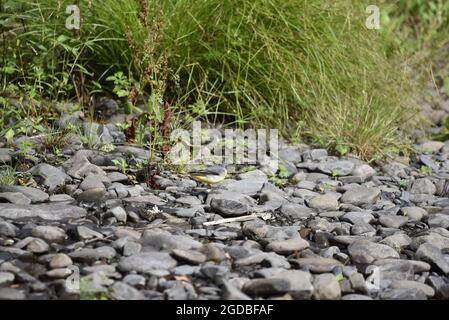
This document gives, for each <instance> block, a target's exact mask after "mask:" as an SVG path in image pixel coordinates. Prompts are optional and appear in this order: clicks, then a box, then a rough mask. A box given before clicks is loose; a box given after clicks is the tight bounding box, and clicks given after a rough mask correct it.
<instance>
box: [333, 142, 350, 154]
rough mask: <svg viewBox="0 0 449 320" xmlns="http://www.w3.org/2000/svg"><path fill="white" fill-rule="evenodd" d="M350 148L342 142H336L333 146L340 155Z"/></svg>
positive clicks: (347, 151) (346, 152)
mask: <svg viewBox="0 0 449 320" xmlns="http://www.w3.org/2000/svg"><path fill="white" fill-rule="evenodd" d="M350 150H351V149H350V148H349V147H348V146H347V145H344V144H337V145H336V146H335V151H337V152H338V153H339V154H340V155H341V156H344V155H346V154H348V153H349V151H350Z"/></svg>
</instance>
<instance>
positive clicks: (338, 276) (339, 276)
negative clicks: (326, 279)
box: [335, 273, 343, 282]
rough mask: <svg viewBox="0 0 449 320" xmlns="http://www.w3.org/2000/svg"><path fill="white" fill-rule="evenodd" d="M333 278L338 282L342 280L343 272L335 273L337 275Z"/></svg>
mask: <svg viewBox="0 0 449 320" xmlns="http://www.w3.org/2000/svg"><path fill="white" fill-rule="evenodd" d="M335 279H336V280H337V281H338V282H340V281H342V280H343V274H342V273H339V274H337V275H336V276H335Z"/></svg>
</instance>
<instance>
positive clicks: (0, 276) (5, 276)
mask: <svg viewBox="0 0 449 320" xmlns="http://www.w3.org/2000/svg"><path fill="white" fill-rule="evenodd" d="M14 279H15V276H14V274H13V273H11V272H0V286H8V285H10V284H11V283H13V282H14Z"/></svg>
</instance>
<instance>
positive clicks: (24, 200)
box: [0, 192, 31, 205]
mask: <svg viewBox="0 0 449 320" xmlns="http://www.w3.org/2000/svg"><path fill="white" fill-rule="evenodd" d="M0 199H3V200H6V201H8V202H10V203H13V204H19V205H28V204H31V200H30V199H29V198H28V197H26V196H24V195H23V194H22V193H20V192H1V193H0Z"/></svg>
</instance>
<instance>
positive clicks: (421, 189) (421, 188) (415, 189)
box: [410, 178, 437, 195]
mask: <svg viewBox="0 0 449 320" xmlns="http://www.w3.org/2000/svg"><path fill="white" fill-rule="evenodd" d="M436 191H437V188H436V186H435V185H434V184H433V183H432V181H430V179H428V178H421V179H416V180H415V182H413V184H412V187H411V188H410V193H413V194H430V195H433V194H435V192H436Z"/></svg>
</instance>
